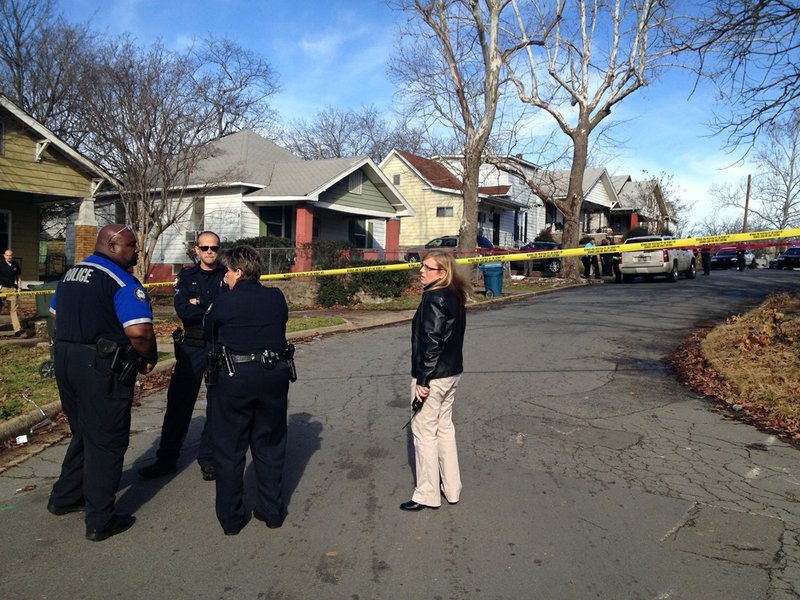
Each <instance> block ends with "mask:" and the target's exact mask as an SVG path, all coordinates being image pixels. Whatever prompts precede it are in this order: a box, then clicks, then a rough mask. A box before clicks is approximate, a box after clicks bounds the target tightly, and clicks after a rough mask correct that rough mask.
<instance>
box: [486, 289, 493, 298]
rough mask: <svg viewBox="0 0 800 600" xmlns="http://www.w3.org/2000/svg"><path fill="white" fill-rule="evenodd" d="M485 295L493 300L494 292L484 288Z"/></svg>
mask: <svg viewBox="0 0 800 600" xmlns="http://www.w3.org/2000/svg"><path fill="white" fill-rule="evenodd" d="M485 295H486V297H487V298H494V292H493V291H492V290H490V289H489V288H486V294H485Z"/></svg>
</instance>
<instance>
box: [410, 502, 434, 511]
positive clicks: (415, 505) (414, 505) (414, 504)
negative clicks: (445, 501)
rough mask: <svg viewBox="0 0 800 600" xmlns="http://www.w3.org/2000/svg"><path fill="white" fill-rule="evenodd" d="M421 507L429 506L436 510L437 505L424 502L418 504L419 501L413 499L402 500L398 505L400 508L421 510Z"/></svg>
mask: <svg viewBox="0 0 800 600" xmlns="http://www.w3.org/2000/svg"><path fill="white" fill-rule="evenodd" d="M423 508H430V509H432V510H436V509H438V508H439V507H438V506H427V505H425V504H420V503H419V502H414V501H413V500H409V501H408V502H403V503H402V504H401V505H400V510H414V511H416V510H422V509H423Z"/></svg>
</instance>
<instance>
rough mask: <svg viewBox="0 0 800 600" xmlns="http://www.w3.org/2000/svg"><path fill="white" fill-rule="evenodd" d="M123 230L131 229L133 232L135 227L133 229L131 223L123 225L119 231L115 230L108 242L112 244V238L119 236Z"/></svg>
mask: <svg viewBox="0 0 800 600" xmlns="http://www.w3.org/2000/svg"><path fill="white" fill-rule="evenodd" d="M123 231H130V232H131V233H133V229H131V226H130V225H125V227H122V228H121V229H119V230H118V231H115V232H114V233H112V234H111V237H109V238H108V243H109V244H110V243H111V240H113V239H114V238H115V237H117V236H118V235H119V234H120V233H122V232H123Z"/></svg>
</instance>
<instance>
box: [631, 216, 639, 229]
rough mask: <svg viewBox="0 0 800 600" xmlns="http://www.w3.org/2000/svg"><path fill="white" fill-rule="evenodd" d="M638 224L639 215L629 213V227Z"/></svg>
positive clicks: (634, 226) (634, 227) (635, 226)
mask: <svg viewBox="0 0 800 600" xmlns="http://www.w3.org/2000/svg"><path fill="white" fill-rule="evenodd" d="M638 226H639V215H637V214H636V213H631V229H636V228H637V227H638Z"/></svg>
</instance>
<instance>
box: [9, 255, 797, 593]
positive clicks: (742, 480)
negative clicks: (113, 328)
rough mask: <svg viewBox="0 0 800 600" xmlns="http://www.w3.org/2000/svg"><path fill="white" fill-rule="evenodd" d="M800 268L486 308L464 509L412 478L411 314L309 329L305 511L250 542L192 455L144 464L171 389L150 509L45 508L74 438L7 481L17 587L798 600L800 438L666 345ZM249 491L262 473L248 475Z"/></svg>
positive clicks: (292, 454)
mask: <svg viewBox="0 0 800 600" xmlns="http://www.w3.org/2000/svg"><path fill="white" fill-rule="evenodd" d="M798 284H800V274H798V273H796V272H778V271H767V270H757V271H746V272H744V273H737V272H734V271H727V272H717V271H715V272H714V273H713V275H712V276H711V277H698V278H697V279H696V280H694V281H687V280H684V279H683V278H681V279H680V281H678V282H677V283H674V284H670V283H666V282H663V281H655V282H652V283H646V282H638V283H635V284H630V285H629V284H624V285H622V284H621V285H614V284H603V285H592V286H585V287H579V288H573V289H568V290H563V291H560V292H557V293H553V294H547V295H542V296H539V297H536V298H531V299H529V300H525V301H521V302H515V303H511V304H507V305H502V306H499V307H497V308H492V309H485V310H476V311H471V312H470V313H468V330H467V339H466V343H465V363H466V364H465V369H466V370H465V373H464V376H463V378H462V381H461V385H460V388H459V390H458V393H457V397H456V408H455V423H456V428H457V439H458V443H459V455H460V460H461V469H462V477H463V481H464V491H463V493H462V497H461V501H460V502H459V503H458V504H457V505H448V504H446V503H444V504H443V506H442V507H441V508H440V509H439V510H436V511H433V510H424V511H421V512H418V513H405V512H402V511H400V510H399V508H398V507H399V504H400V503H401V502H403V501H405V500H408V499H409V498H410V497H411V493H412V490H413V481H414V475H413V448H412V444H411V439H410V434H409V433H408V430H401V427H402V426H403V424H404V423H405V422H406V421H407V419H408V418H409V416H410V409H409V403H410V399H409V398H408V397H407V396H408V387H409V381H410V375H409V368H410V340H409V329H410V327H409V325H408V324H407V323H405V324H400V325H393V326H389V327H385V328H380V329H371V330H367V331H357V332H347V333H340V334H336V335H330V336H323V337H319V338H316V339H314V340H311V341H309V342H307V343H303V344H301V345H300V346H299V347H298V351H297V364H298V371H299V377H300V379H299V381H298V382H297V383H296V384H293V386H292V389H291V391H290V416H289V435H290V441H289V460H288V464H287V469H286V476H285V479H286V491H285V494H286V496H287V497H288V498H289V507H288V510H289V515H288V517H287V520H286V523H285V524H284V526H283V528H281V529H279V530H268V529H267V528H266V527H264V525H263V524H262V523H261V522H259V521H255V520H254V521H251V522H250V523H249V524H248V525H247V527H246V528H245V529H244V530H243V531H242V532H241V533H240V534H239V535H238V536H235V537H226V536H224V535H223V533H222V530H221V528H220V527H219V525H218V523H217V521H216V518H215V516H214V504H213V500H214V486H213V484H210V483H208V482H204V481H202V480H201V477H200V471H199V468H198V467H197V465H196V464H195V463H194V458H195V456H196V452H197V444H198V440H199V434H200V430H201V426H202V417H201V415H202V412H203V410H204V402H198V407H197V410H196V418H195V420H194V421H193V424H192V430H191V431H190V433H189V439H188V440H187V446H186V451H185V453H184V456H183V457H182V460H181V467H182V468H181V469H180V471H179V472H178V474H176V475H175V476H174V477H171V478H166V479H163V480H157V481H142V480H140V479H139V478H138V476H137V474H136V470H137V469H138V468H139V467H141V466H142V465H144V464H147V463H148V462H150V461H151V460H152V457H153V456H154V453H155V446H156V444H157V441H158V435H159V430H160V425H161V420H162V417H163V411H164V397H165V394H164V393H160V394H155V395H152V396H150V397H148V398H147V399H146V401H145V403H144V404H143V405H142V406H141V407H137V408H136V409H135V410H134V416H133V424H134V425H133V428H134V432H133V434H132V436H131V445H130V449H129V450H128V453H127V456H126V468H125V472H124V474H123V479H122V486H121V490H120V493H119V495H118V507H119V509H120V510H123V511H129V512H133V513H134V514H135V515H136V517H137V519H138V520H137V522H136V524H135V525H134V527H133V528H132V529H131V530H129V531H127V532H125V533H123V534H121V535H118V536H115V537H113V538H111V539H109V540H107V541H105V542H102V543H92V542H88V541H86V540H85V539H84V535H83V534H84V527H83V520H82V515H80V514H71V515H67V516H63V517H54V516H52V515H50V514H49V513H47V511H46V510H45V505H46V503H47V495H48V493H49V490H50V487H51V485H52V483H53V481H54V479H55V477H56V476H57V474H58V469H59V465H60V462H61V459H62V457H63V455H64V451H65V449H66V444H65V443H62V444H60V445H58V446H55V447H52V448H50V449H48V450H46V451H44V452H43V453H41V454H39V455H38V456H35V457H33V458H30V459H28V460H27V461H25V462H24V463H23V464H21V465H19V466H17V467H14V468H12V469H10V470H8V471H7V472H5V473H3V474H2V475H0V540H2V544H0V596H2V597H3V598H7V599H32V598H41V599H44V598H47V599H52V598H70V599H77V598H91V599H94V598H124V599H130V598H148V599H160V598H171V599H181V598H203V599H205V598H209V599H212V598H213V599H251V598H252V599H275V600H278V599H279V600H294V599H306V598H324V599H349V600H365V599H418V598H419V599H426V598H430V599H466V598H480V599H483V598H487V599H501V598H502V599H528V598H544V599H561V598H564V599H567V598H568V599H583V598H604V599H627V598H637V599H638V598H642V599H650V598H652V599H703V600H713V599H720V600H723V599H724V600H736V599H741V600H754V599H771V600H787V599H789V598H798V597H800V510H798V502H797V500H798V495H800V467H798V464H800V463H798V457H800V455H799V454H798V450H797V449H796V448H795V447H792V446H790V445H788V444H786V443H784V442H783V441H781V440H780V439H778V438H776V437H774V436H771V435H769V434H766V433H763V432H760V431H758V430H757V429H755V428H753V427H751V426H748V425H745V424H742V423H739V422H737V421H734V420H731V419H728V418H726V417H725V416H724V415H722V414H720V413H719V412H717V411H715V410H714V409H713V408H712V407H711V405H710V404H709V403H708V402H707V401H706V400H704V399H703V398H701V397H699V396H698V395H697V394H696V393H694V392H692V391H691V390H689V389H687V388H685V387H683V386H682V385H681V384H680V383H678V381H677V380H676V378H675V375H674V373H673V372H671V371H670V369H669V368H668V366H667V364H666V362H665V361H666V359H667V358H668V357H669V355H670V354H671V353H672V352H673V351H674V350H675V349H676V348H677V347H678V345H679V344H680V342H681V341H682V340H683V339H684V338H685V337H686V336H687V335H688V334H689V333H690V331H691V330H692V329H693V327H694V326H695V325H696V324H697V323H699V322H708V321H712V320H716V319H721V318H724V317H725V316H726V315H728V314H731V313H736V312H739V311H743V310H746V309H747V308H750V307H752V306H754V305H756V304H757V303H758V302H760V301H761V300H762V299H763V298H764V297H765V296H766V295H768V294H769V293H771V292H774V291H776V290H780V289H784V290H796V289H797V287H798ZM247 484H248V498H247V501H248V503H249V504H248V505H249V506H250V507H252V503H253V488H254V480H253V476H252V472H251V471H250V470H249V469H248V475H247Z"/></svg>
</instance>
